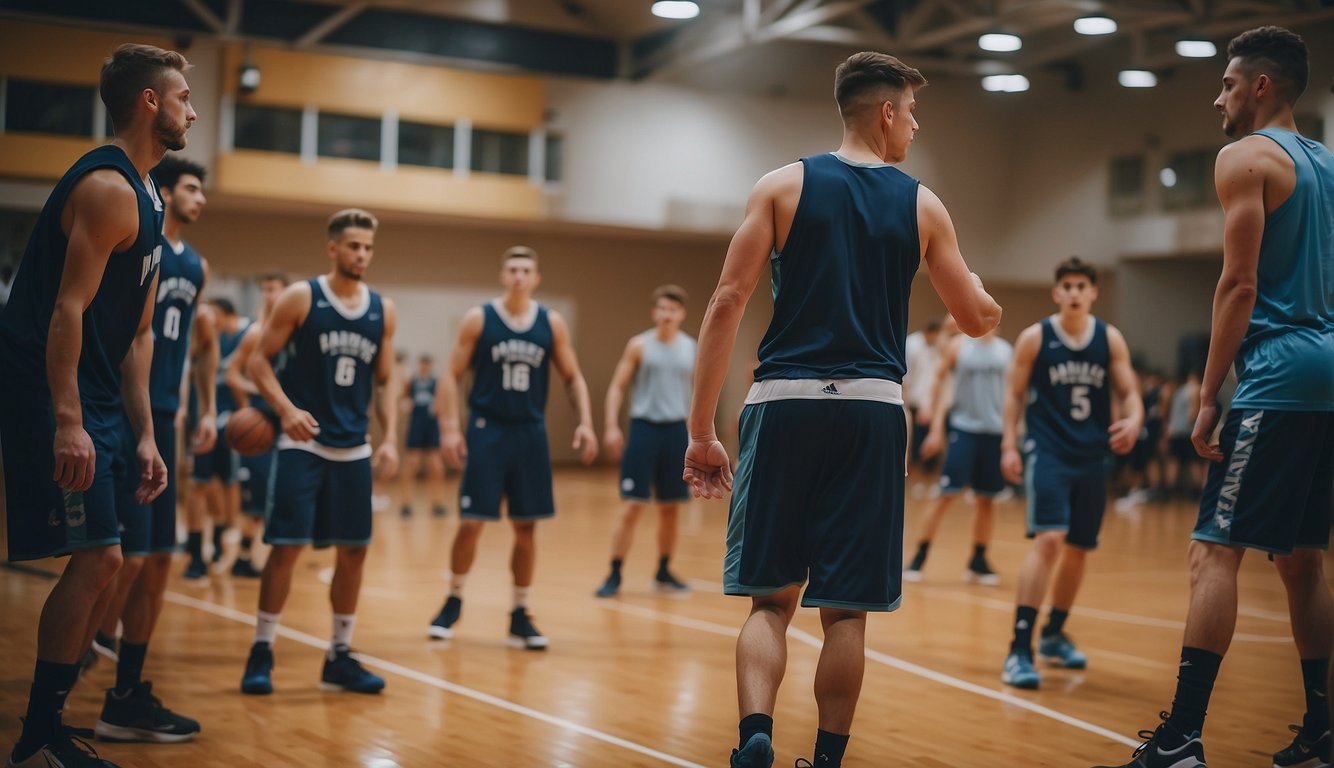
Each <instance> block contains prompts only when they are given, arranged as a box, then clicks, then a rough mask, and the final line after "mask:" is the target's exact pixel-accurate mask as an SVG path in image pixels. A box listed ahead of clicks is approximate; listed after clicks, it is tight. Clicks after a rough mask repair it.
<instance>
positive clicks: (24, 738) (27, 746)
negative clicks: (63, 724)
mask: <svg viewBox="0 0 1334 768" xmlns="http://www.w3.org/2000/svg"><path fill="white" fill-rule="evenodd" d="M78 679H79V665H78V664H57V663H55V662H53V661H42V660H41V659H38V660H37V668H36V670H34V672H33V675H32V689H31V691H30V692H29V694H28V716H27V717H26V718H24V720H23V734H22V735H21V736H20V737H19V743H18V744H17V745H15V746H14V757H16V758H18V761H20V762H21V761H22V760H25V759H27V758H28V757H30V756H31V755H33V754H34V753H35V752H37V750H39V749H41V748H42V747H44V746H46V745H47V744H50V743H51V742H52V741H54V740H55V738H56V736H57V735H58V734H59V732H60V711H61V710H62V709H64V708H65V697H66V696H69V692H70V689H71V688H73V687H74V683H75V681H77V680H78Z"/></svg>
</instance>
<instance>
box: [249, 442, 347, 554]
mask: <svg viewBox="0 0 1334 768" xmlns="http://www.w3.org/2000/svg"><path fill="white" fill-rule="evenodd" d="M269 490H270V493H269V508H268V514H267V515H266V516H265V519H264V541H265V542H267V543H269V544H282V545H292V544H313V545H315V546H316V547H328V546H331V545H336V546H347V547H360V546H365V545H367V544H369V543H370V541H371V460H370V457H369V456H367V457H365V458H359V459H352V460H350V461H333V460H330V459H326V458H324V457H323V456H319V455H316V454H314V453H311V452H310V451H307V450H303V449H300V448H285V449H279V450H278V452H277V457H276V458H275V459H274V469H273V484H272V487H271V488H270V489H269Z"/></svg>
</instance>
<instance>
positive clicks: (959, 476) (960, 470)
mask: <svg viewBox="0 0 1334 768" xmlns="http://www.w3.org/2000/svg"><path fill="white" fill-rule="evenodd" d="M949 440H950V445H949V448H948V449H947V450H946V453H945V468H944V469H942V470H941V471H940V490H941V492H943V493H959V492H960V491H962V490H963V489H964V488H972V489H973V492H974V493H976V494H977V495H979V496H995V495H996V494H998V493H1000V492H1001V491H1003V490H1005V476H1004V475H1002V474H1001V467H1000V464H1001V436H1000V435H983V434H979V433H977V432H965V431H963V430H962V429H953V428H951V429H950V438H949Z"/></svg>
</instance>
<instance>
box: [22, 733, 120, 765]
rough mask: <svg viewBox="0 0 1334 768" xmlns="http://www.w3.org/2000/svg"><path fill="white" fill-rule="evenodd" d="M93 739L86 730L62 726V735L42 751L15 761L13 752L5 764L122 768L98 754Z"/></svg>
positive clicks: (91, 734)
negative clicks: (90, 740)
mask: <svg viewBox="0 0 1334 768" xmlns="http://www.w3.org/2000/svg"><path fill="white" fill-rule="evenodd" d="M91 738H93V732H92V731H90V730H88V729H86V728H71V727H69V726H67V725H66V726H62V727H61V729H60V734H59V735H57V736H56V738H54V739H52V740H51V741H50V742H48V743H47V744H46V745H44V746H43V747H42V748H41V749H39V750H37V751H36V752H34V753H32V754H31V755H29V756H27V757H25V758H23V759H22V760H16V759H14V754H15V753H13V752H11V753H10V755H9V759H8V760H7V761H5V764H6V765H7V766H8V768H120V766H118V765H116V764H115V763H113V762H111V761H110V760H103V759H102V758H101V757H100V756H99V755H98V754H97V750H95V749H93V746H92V745H91V744H89V743H88V741H87V740H88V739H91ZM15 748H16V749H17V745H15Z"/></svg>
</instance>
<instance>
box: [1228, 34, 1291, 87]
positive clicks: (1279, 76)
mask: <svg viewBox="0 0 1334 768" xmlns="http://www.w3.org/2000/svg"><path fill="white" fill-rule="evenodd" d="M1227 57H1228V60H1229V61H1230V60H1232V59H1238V58H1239V59H1241V62H1240V66H1241V67H1242V68H1243V69H1245V70H1246V71H1247V73H1249V74H1250V75H1252V76H1254V75H1255V74H1256V73H1262V74H1266V75H1269V77H1270V78H1272V79H1273V80H1274V92H1275V93H1276V94H1277V95H1278V97H1279V98H1280V99H1283V100H1284V101H1286V102H1288V103H1289V104H1295V103H1297V98H1298V97H1299V96H1301V95H1302V93H1303V92H1304V91H1305V90H1306V81H1307V78H1308V77H1310V73H1311V67H1310V65H1309V64H1308V63H1307V61H1306V42H1305V41H1304V40H1302V38H1301V36H1300V35H1298V34H1296V33H1295V32H1289V31H1288V30H1286V29H1284V28H1283V27H1273V26H1269V27H1256V28H1255V29H1250V30H1247V31H1245V32H1242V33H1241V34H1240V35H1237V36H1236V37H1234V38H1232V42H1230V43H1228V44H1227Z"/></svg>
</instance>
